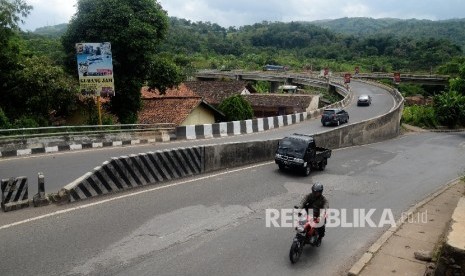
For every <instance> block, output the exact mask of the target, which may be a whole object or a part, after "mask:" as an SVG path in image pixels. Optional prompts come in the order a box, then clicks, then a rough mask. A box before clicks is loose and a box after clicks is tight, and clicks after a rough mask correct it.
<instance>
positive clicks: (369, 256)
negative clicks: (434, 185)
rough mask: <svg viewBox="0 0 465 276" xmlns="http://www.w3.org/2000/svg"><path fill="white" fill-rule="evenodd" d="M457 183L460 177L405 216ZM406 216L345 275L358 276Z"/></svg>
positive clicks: (407, 212)
mask: <svg viewBox="0 0 465 276" xmlns="http://www.w3.org/2000/svg"><path fill="white" fill-rule="evenodd" d="M458 181H460V177H458V178H455V179H453V180H451V181H449V182H447V183H446V184H445V185H444V186H442V187H441V188H439V189H438V190H437V191H436V192H433V193H432V194H431V195H429V196H427V197H426V198H425V199H423V200H422V201H420V202H418V203H417V204H415V205H414V206H412V207H411V208H409V209H408V210H407V211H406V212H404V213H406V214H413V213H414V212H415V211H416V210H417V209H419V208H421V207H423V205H425V204H426V203H428V202H430V201H431V200H433V199H435V198H436V197H437V196H439V195H440V194H442V193H443V192H445V191H446V190H447V189H449V188H450V187H451V186H453V185H455V184H456V183H457V182H458ZM407 218H408V216H403V217H402V218H400V219H399V220H397V221H396V225H395V226H394V227H391V228H389V229H388V230H387V231H386V232H384V234H383V235H381V237H379V238H378V239H377V240H376V241H375V242H374V243H373V244H372V245H371V246H370V248H368V250H367V252H365V253H364V254H363V255H362V257H361V258H360V259H359V260H358V261H357V262H356V263H355V264H354V265H353V266H352V267H351V268H350V270H349V272H348V274H347V275H349V276H357V275H359V274H360V273H361V272H362V270H363V269H364V268H365V266H366V265H367V264H368V263H369V262H370V261H371V259H372V258H373V256H374V255H375V254H376V252H378V251H379V250H380V248H381V247H382V246H383V245H384V244H385V243H386V242H387V240H388V239H389V238H390V237H391V236H392V235H394V234H395V233H396V232H397V231H398V230H399V229H400V227H401V226H402V225H403V224H404V222H405V221H406V220H407Z"/></svg>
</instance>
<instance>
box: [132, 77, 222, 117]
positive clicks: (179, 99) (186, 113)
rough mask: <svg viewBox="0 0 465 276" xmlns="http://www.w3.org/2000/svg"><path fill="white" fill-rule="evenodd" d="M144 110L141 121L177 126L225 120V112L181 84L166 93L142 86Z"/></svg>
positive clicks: (140, 115) (140, 114)
mask: <svg viewBox="0 0 465 276" xmlns="http://www.w3.org/2000/svg"><path fill="white" fill-rule="evenodd" d="M141 93H142V105H143V107H142V110H141V111H140V112H139V120H138V121H139V123H141V124H156V123H171V124H174V125H176V126H186V125H201V124H213V123H216V122H219V121H221V120H223V118H224V114H223V113H221V112H220V111H219V110H218V109H216V108H215V107H213V106H212V105H210V104H209V103H208V102H207V101H205V100H204V99H203V98H202V97H201V96H198V95H197V94H195V93H194V92H193V91H192V90H190V89H189V88H187V87H186V86H185V85H184V84H181V85H180V86H179V87H178V88H175V89H168V90H167V91H166V94H165V95H160V93H159V92H158V91H156V90H149V89H148V88H146V87H144V88H142V91H141Z"/></svg>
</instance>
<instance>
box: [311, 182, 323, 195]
mask: <svg viewBox="0 0 465 276" xmlns="http://www.w3.org/2000/svg"><path fill="white" fill-rule="evenodd" d="M312 192H314V193H315V192H320V193H323V184H321V183H320V182H315V184H313V186H312Z"/></svg>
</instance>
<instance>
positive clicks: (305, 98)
mask: <svg viewBox="0 0 465 276" xmlns="http://www.w3.org/2000/svg"><path fill="white" fill-rule="evenodd" d="M244 98H245V99H246V100H247V101H249V102H250V104H251V105H252V109H253V110H254V116H255V117H257V118H264V117H272V116H279V115H287V114H294V113H301V112H310V111H313V110H316V109H318V101H319V96H317V95H304V94H301V95H298V94H251V95H245V96H244Z"/></svg>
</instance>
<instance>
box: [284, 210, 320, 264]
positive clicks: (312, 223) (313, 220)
mask: <svg viewBox="0 0 465 276" xmlns="http://www.w3.org/2000/svg"><path fill="white" fill-rule="evenodd" d="M319 222H320V218H319V217H313V216H309V215H307V214H305V215H304V214H302V213H301V212H299V214H298V221H297V226H296V227H295V231H296V234H295V237H294V239H293V241H292V245H291V250H290V251H289V259H290V260H291V263H293V264H294V263H296V262H297V261H298V260H299V259H300V256H301V255H302V252H303V250H304V245H306V244H309V245H311V246H316V247H318V246H320V242H319V241H318V237H319V235H318V231H317V230H316V226H317V225H318V224H319Z"/></svg>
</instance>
